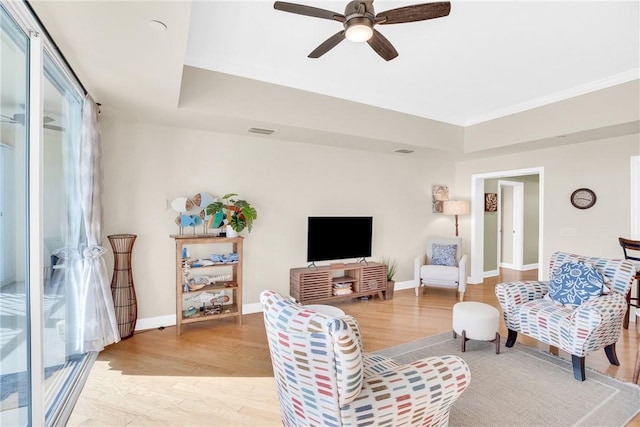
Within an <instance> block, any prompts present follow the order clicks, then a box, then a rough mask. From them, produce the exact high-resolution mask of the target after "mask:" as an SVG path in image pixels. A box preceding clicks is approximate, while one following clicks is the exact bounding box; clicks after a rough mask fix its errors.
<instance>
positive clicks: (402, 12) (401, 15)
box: [375, 1, 451, 25]
mask: <svg viewBox="0 0 640 427" xmlns="http://www.w3.org/2000/svg"><path fill="white" fill-rule="evenodd" d="M450 11H451V3H449V2H448V1H443V2H437V3H424V4H416V5H413V6H405V7H399V8H397V9H391V10H386V11H384V12H380V13H378V14H377V15H376V19H375V22H376V24H381V25H386V24H401V23H404V22H415V21H424V20H426V19H434V18H441V17H443V16H447V15H449V12H450Z"/></svg>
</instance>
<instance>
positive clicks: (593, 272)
mask: <svg viewBox="0 0 640 427" xmlns="http://www.w3.org/2000/svg"><path fill="white" fill-rule="evenodd" d="M604 287H605V278H604V276H603V274H602V272H600V270H598V269H597V268H596V267H593V266H591V265H588V264H585V263H582V262H566V263H564V264H562V265H561V266H560V267H558V268H557V269H556V270H555V271H554V272H553V274H552V275H551V280H550V281H549V297H550V298H551V299H552V300H553V301H556V302H559V303H561V304H563V305H565V306H569V307H577V306H579V305H580V304H582V303H585V302H587V301H589V300H591V299H593V298H597V297H599V296H600V295H602V293H603V292H604Z"/></svg>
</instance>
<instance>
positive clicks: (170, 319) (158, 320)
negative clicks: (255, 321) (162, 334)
mask: <svg viewBox="0 0 640 427" xmlns="http://www.w3.org/2000/svg"><path fill="white" fill-rule="evenodd" d="M252 313H262V306H261V305H260V303H259V302H256V303H253V304H243V305H242V314H252ZM175 325H176V316H174V315H173V314H167V315H165V316H156V317H145V318H141V319H138V320H137V321H136V331H145V330H147V329H157V328H161V327H167V326H175Z"/></svg>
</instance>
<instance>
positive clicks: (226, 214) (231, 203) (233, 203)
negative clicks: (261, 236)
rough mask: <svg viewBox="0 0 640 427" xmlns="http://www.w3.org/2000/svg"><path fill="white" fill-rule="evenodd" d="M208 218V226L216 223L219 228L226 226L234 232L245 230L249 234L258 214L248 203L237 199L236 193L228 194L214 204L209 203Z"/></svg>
mask: <svg viewBox="0 0 640 427" xmlns="http://www.w3.org/2000/svg"><path fill="white" fill-rule="evenodd" d="M206 213H207V215H210V217H209V226H211V224H212V223H214V222H215V223H217V224H219V226H222V225H228V226H230V227H231V228H232V229H233V230H234V231H235V232H237V233H239V232H241V231H242V230H244V229H245V228H247V229H248V230H249V233H251V229H252V228H253V221H255V220H256V218H258V212H257V211H256V209H255V208H254V207H253V206H251V204H250V203H249V202H247V201H246V200H243V199H238V195H237V194H236V193H229V194H225V195H224V196H222V198H221V199H220V200H218V201H216V202H213V203H211V204H210V205H209V206H207V208H206Z"/></svg>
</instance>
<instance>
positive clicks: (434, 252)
mask: <svg viewBox="0 0 640 427" xmlns="http://www.w3.org/2000/svg"><path fill="white" fill-rule="evenodd" d="M457 249H458V245H440V244H437V243H434V244H433V246H432V247H431V265H447V266H450V267H455V266H456V251H457Z"/></svg>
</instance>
